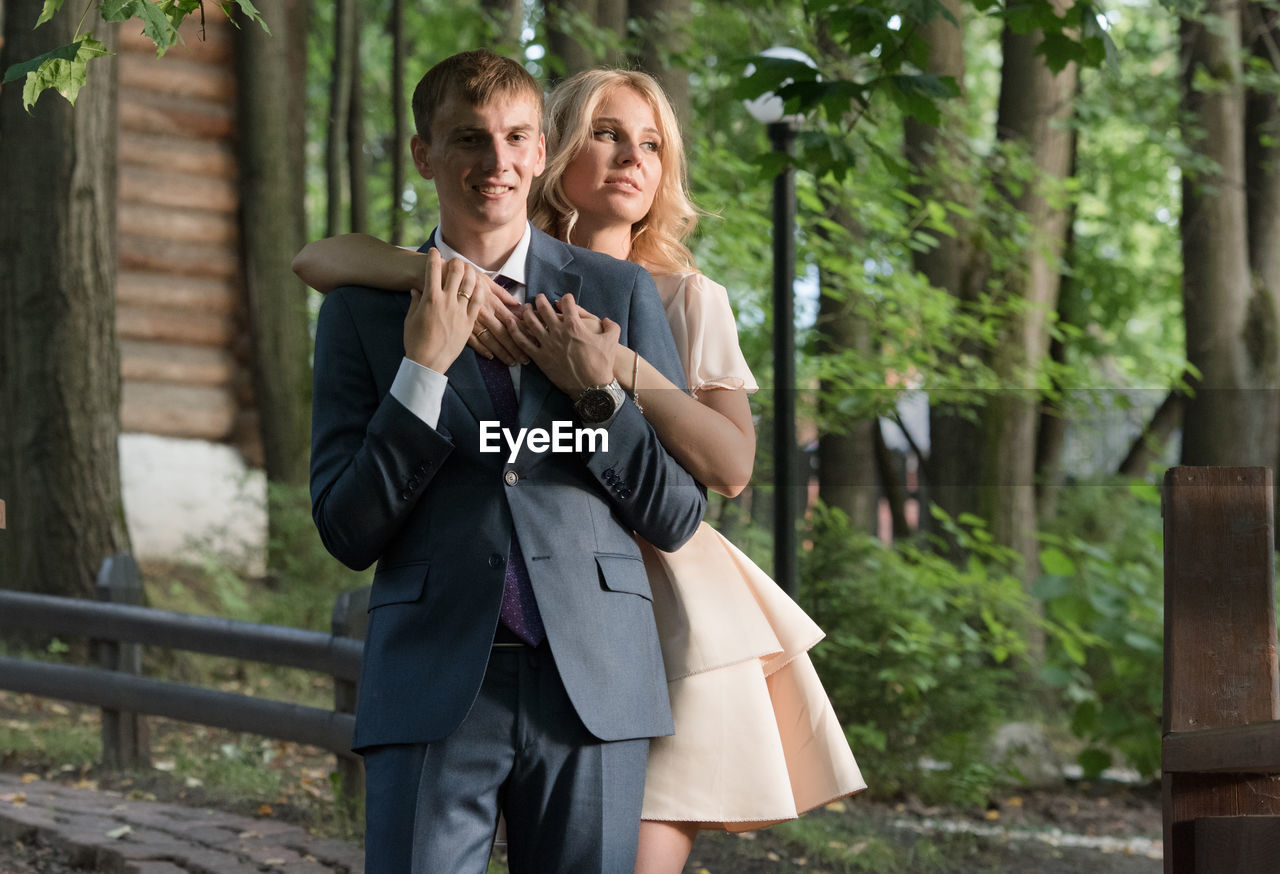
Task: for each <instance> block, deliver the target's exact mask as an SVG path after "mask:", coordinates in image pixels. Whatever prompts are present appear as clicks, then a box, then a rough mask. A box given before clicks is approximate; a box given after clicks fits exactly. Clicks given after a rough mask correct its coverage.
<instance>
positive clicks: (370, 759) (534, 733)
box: [365, 643, 649, 874]
mask: <svg viewBox="0 0 1280 874" xmlns="http://www.w3.org/2000/svg"><path fill="white" fill-rule="evenodd" d="M404 694H406V695H412V694H414V692H413V690H412V689H405V690H404ZM648 752H649V741H648V739H647V738H641V739H638V740H624V741H612V742H604V741H600V740H598V739H596V738H595V737H593V736H592V735H591V734H589V733H588V732H587V730H586V728H585V727H584V726H583V725H582V721H581V720H580V719H578V716H577V714H576V712H575V710H574V708H573V705H572V703H571V702H570V701H569V697H568V695H567V694H566V692H565V690H564V685H563V684H562V683H561V681H560V673H559V671H558V670H556V666H555V662H554V660H553V659H552V657H551V652H550V650H549V649H548V648H547V645H546V644H545V643H544V644H542V645H541V646H539V647H537V648H530V647H525V646H517V647H495V648H494V650H493V654H492V656H491V658H490V660H489V666H488V669H487V670H486V672H485V678H484V683H483V685H482V686H481V688H480V694H479V697H478V698H477V699H476V702H475V704H474V706H473V707H472V708H471V712H470V713H468V714H467V717H466V719H465V720H463V722H462V724H461V725H460V726H459V727H458V728H457V730H455V731H454V732H453V733H452V734H450V735H449V736H448V737H446V738H444V739H443V740H440V741H437V742H435V743H432V744H411V745H395V746H383V747H375V748H373V749H371V750H367V751H366V752H365V771H366V777H365V782H366V787H367V788H366V828H365V858H366V868H365V870H366V874H406V872H413V874H484V871H485V869H486V867H487V865H488V859H489V855H490V850H491V847H492V845H493V837H494V830H495V828H496V824H497V819H498V812H499V810H501V811H502V812H503V814H504V815H505V817H506V820H507V851H508V856H509V861H510V867H511V871H512V872H513V874H632V872H633V870H634V868H635V856H636V842H637V840H638V835H639V828H640V805H641V801H642V799H643V795H644V771H645V765H646V760H647V758H648Z"/></svg>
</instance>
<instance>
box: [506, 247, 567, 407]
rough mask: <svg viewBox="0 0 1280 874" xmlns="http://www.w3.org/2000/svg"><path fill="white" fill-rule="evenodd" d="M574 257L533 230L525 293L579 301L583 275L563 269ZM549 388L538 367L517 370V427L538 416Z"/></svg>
mask: <svg viewBox="0 0 1280 874" xmlns="http://www.w3.org/2000/svg"><path fill="white" fill-rule="evenodd" d="M572 261H573V254H572V253H571V252H570V250H569V247H568V246H566V245H564V244H563V243H561V242H560V241H559V240H555V239H553V238H551V237H549V236H547V235H546V234H544V233H542V232H541V231H538V230H534V232H533V239H532V241H530V243H529V261H528V263H527V265H526V267H525V280H526V281H525V296H526V300H527V301H528V302H529V303H533V300H534V298H535V297H537V296H538V295H539V294H545V295H546V296H547V299H548V300H549V301H551V303H552V304H553V305H554V304H555V302H556V301H558V300H559V299H560V298H561V297H563V296H564V295H566V294H572V295H573V299H574V300H576V301H578V302H579V303H581V302H582V301H581V298H580V294H581V292H582V277H580V276H579V275H578V274H577V273H576V272H571V271H569V270H566V269H565V268H567V267H568V266H569V264H570V262H572ZM550 391H551V380H549V379H547V377H546V375H544V374H543V372H542V371H541V370H539V369H538V368H537V367H533V366H529V367H524V368H521V370H520V413H519V422H520V427H522V428H528V427H530V426H531V425H532V423H533V421H534V420H535V419H537V418H538V413H539V412H540V411H541V410H542V404H543V403H544V402H545V401H546V399H547V393H548V392H550Z"/></svg>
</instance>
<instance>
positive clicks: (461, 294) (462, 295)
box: [458, 291, 471, 300]
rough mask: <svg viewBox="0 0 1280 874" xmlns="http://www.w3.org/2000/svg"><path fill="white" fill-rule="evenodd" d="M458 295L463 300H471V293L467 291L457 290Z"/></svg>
mask: <svg viewBox="0 0 1280 874" xmlns="http://www.w3.org/2000/svg"><path fill="white" fill-rule="evenodd" d="M458 297H460V298H462V299H463V300H471V294H470V293H469V292H464V291H460V292H458Z"/></svg>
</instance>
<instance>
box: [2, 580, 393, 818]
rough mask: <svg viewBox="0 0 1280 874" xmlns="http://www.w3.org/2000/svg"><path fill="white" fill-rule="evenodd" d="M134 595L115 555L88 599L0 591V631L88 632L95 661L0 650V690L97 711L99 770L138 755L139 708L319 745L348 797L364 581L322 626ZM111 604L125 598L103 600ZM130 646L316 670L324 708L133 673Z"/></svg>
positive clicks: (359, 784)
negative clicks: (327, 683)
mask: <svg viewBox="0 0 1280 874" xmlns="http://www.w3.org/2000/svg"><path fill="white" fill-rule="evenodd" d="M141 591H142V590H141V582H140V579H139V576H138V570H137V565H136V564H135V563H134V562H133V559H132V558H131V557H130V556H127V555H123V556H114V557H112V558H109V559H107V561H106V562H104V564H103V568H102V572H101V573H100V574H99V578H98V586H97V592H98V597H99V599H100V600H99V601H97V602H95V601H87V600H83V599H78V598H59V597H54V596H50V595H36V594H31V593H28V592H15V591H8V590H0V630H2V629H5V628H21V629H24V630H38V631H41V632H46V633H50V634H64V635H84V636H86V637H89V638H91V640H92V642H93V645H94V648H95V650H96V651H97V652H98V654H99V662H100V664H102V665H103V667H100V668H94V667H83V666H78V665H63V664H55V663H50V662H41V661H35V660H32V659H18V658H9V657H3V656H0V689H6V690H8V691H12V692H21V693H27V694H32V695H39V696H41V697H46V698H57V699H61V700H64V701H74V702H77V703H81V704H88V705H91V706H97V707H101V708H102V709H103V719H102V748H103V763H104V764H105V765H107V766H115V767H134V766H140V765H145V764H147V763H148V762H149V753H148V744H147V739H146V726H145V723H143V721H142V720H140V719H139V714H148V715H152V716H164V717H168V718H170V719H177V720H181V721H183V722H192V723H197V724H200V725H208V726H214V727H217V728H226V729H230V730H232V731H245V732H251V733H253V734H259V735H263V736H265V737H274V738H279V739H281V740H291V741H296V742H299V743H305V744H311V745H314V746H317V747H320V748H321V749H324V750H328V751H329V752H332V753H334V754H335V755H336V756H337V757H338V771H339V773H340V774H341V775H342V790H343V793H344V795H347V796H348V797H349V798H355V797H357V796H358V795H359V793H360V792H361V791H362V789H363V775H362V769H361V763H360V760H359V757H358V756H356V755H355V754H353V753H352V752H351V735H352V731H353V729H354V726H355V717H354V716H353V715H352V714H353V713H354V712H355V691H356V681H357V680H358V679H359V676H360V658H361V648H362V644H361V642H360V640H359V639H357V638H359V637H363V633H364V610H365V609H366V606H367V604H368V589H367V588H366V589H361V590H358V591H356V592H347V593H344V594H343V595H341V596H340V597H339V598H338V600H337V603H336V604H335V606H334V611H333V631H332V633H330V634H324V633H323V632H318V631H307V630H303V629H299V628H289V627H286V626H279V625H261V624H257V623H253V622H241V621H237V620H231V619H220V618H217V617H211V616H197V615H193V614H188V613H177V612H172V611H167V610H155V609H152V608H149V607H142V606H138V603H139V602H140V601H141V600H142V598H141ZM118 600H124V601H127V602H132V603H110V602H111V601H118ZM104 602H105V603H104ZM140 644H146V645H148V646H158V647H163V648H166V649H176V650H185V651H188V652H201V653H206V654H209V655H216V656H224V657H227V658H234V659H242V660H246V661H254V662H259V663H262V664H270V665H281V666H285V667H292V668H300V669H303V670H307V671H314V672H318V673H321V674H326V675H328V676H330V677H332V678H333V681H334V709H333V710H326V709H322V708H318V707H309V706H305V705H301V704H294V703H291V702H286V701H275V700H271V699H265V698H257V697H253V696H250V695H239V694H235V693H231V692H222V691H218V690H214V689H204V688H201V687H198V686H191V685H186V684H182V683H175V682H170V681H167V680H160V679H154V678H151V677H143V676H140V673H141V652H140V646H139V645H140Z"/></svg>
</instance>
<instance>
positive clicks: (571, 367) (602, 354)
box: [512, 294, 621, 400]
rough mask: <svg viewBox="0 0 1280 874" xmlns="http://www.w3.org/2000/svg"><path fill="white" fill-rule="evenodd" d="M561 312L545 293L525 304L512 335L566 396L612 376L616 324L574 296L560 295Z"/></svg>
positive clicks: (574, 395) (607, 379) (608, 380)
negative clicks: (592, 311)
mask: <svg viewBox="0 0 1280 874" xmlns="http://www.w3.org/2000/svg"><path fill="white" fill-rule="evenodd" d="M558 306H559V311H558V312H557V311H556V307H553V306H552V305H551V302H550V301H548V300H547V298H546V296H545V295H541V294H540V295H538V297H537V298H536V299H535V300H534V302H533V304H532V305H529V304H526V305H525V307H524V309H523V311H522V312H521V313H520V319H519V321H518V322H517V326H518V328H519V330H517V331H515V332H514V333H513V334H512V336H513V337H514V338H515V341H516V343H517V345H519V347H520V349H521V350H522V351H523V352H524V353H525V354H526V355H527V356H528V357H529V358H530V359H532V360H533V363H534V364H536V365H538V367H539V369H541V370H542V372H543V373H545V374H546V375H547V379H549V380H551V382H552V383H553V384H554V385H555V386H556V388H558V389H560V390H561V391H562V392H564V393H565V394H566V395H568V396H569V399H570V400H574V399H576V398H577V397H578V395H580V394H582V390H583V389H585V388H588V387H590V386H593V385H607V384H608V383H609V382H610V381H611V380H612V379H613V356H614V354H615V353H616V352H617V350H618V335H619V333H620V332H621V329H620V328H619V327H618V323H617V322H614V321H611V320H609V319H597V318H596V317H595V316H593V315H592V314H591V313H588V312H587V311H586V310H584V309H582V308H581V307H580V306H578V305H577V304H576V303H575V302H574V300H573V295H571V294H566V295H565V296H564V297H562V298H560V301H559V304H558Z"/></svg>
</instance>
